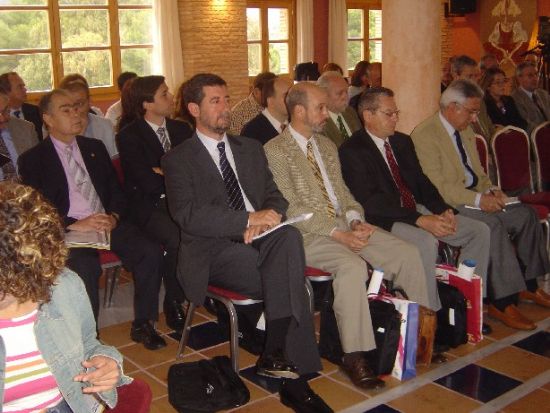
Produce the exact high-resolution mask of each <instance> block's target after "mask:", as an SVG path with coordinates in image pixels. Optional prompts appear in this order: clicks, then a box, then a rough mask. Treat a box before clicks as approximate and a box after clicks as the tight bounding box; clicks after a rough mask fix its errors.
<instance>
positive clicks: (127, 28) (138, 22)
mask: <svg viewBox="0 0 550 413" xmlns="http://www.w3.org/2000/svg"><path fill="white" fill-rule="evenodd" d="M118 21H119V29H120V44H122V45H129V44H148V43H152V42H153V11H152V10H151V9H146V10H119V12H118Z"/></svg>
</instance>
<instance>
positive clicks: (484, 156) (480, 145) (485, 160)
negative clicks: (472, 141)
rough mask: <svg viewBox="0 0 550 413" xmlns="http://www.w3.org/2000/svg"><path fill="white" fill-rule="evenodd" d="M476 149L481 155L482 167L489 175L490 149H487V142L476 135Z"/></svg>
mask: <svg viewBox="0 0 550 413" xmlns="http://www.w3.org/2000/svg"><path fill="white" fill-rule="evenodd" d="M476 147H477V153H478V154H479V160H480V161H481V166H483V170H484V171H485V173H486V174H488V173H489V148H488V147H487V141H486V140H485V138H484V137H483V136H481V135H476Z"/></svg>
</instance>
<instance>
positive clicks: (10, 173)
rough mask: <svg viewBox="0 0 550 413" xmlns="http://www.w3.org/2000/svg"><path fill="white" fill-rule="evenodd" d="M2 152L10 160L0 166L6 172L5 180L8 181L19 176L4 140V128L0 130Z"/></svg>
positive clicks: (0, 148)
mask: <svg viewBox="0 0 550 413" xmlns="http://www.w3.org/2000/svg"><path fill="white" fill-rule="evenodd" d="M0 154H1V155H4V156H6V157H7V158H8V159H9V160H8V162H6V163H5V164H4V165H3V166H1V167H0V169H1V170H2V173H3V174H4V180H6V181H7V180H8V179H14V178H15V177H16V176H17V172H16V171H15V165H14V164H13V162H12V160H11V157H10V152H9V151H8V147H7V146H6V144H5V142H4V136H3V133H2V130H0Z"/></svg>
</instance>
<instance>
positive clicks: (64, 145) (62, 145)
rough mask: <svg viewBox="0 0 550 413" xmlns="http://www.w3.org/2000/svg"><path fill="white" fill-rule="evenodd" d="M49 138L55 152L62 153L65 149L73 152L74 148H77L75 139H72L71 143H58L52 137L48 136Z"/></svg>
mask: <svg viewBox="0 0 550 413" xmlns="http://www.w3.org/2000/svg"><path fill="white" fill-rule="evenodd" d="M50 138H51V140H52V143H53V146H55V148H57V150H61V151H64V150H65V149H67V148H71V149H72V150H73V151H74V150H75V147H78V144H77V143H76V137H75V138H74V139H73V141H72V142H71V143H65V142H63V141H60V140H59V139H57V138H56V137H55V136H53V135H50Z"/></svg>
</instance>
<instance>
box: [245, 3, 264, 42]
mask: <svg viewBox="0 0 550 413" xmlns="http://www.w3.org/2000/svg"><path fill="white" fill-rule="evenodd" d="M246 38H247V39H248V41H252V40H261V38H262V24H261V22H260V9H251V8H247V9H246Z"/></svg>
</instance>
